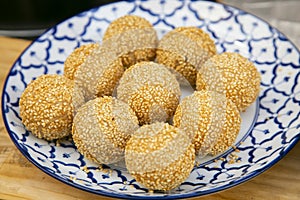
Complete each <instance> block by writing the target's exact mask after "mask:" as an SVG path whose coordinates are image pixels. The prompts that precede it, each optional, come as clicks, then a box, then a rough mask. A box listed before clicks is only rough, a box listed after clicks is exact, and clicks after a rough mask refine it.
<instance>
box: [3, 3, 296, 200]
mask: <svg viewBox="0 0 300 200" xmlns="http://www.w3.org/2000/svg"><path fill="white" fill-rule="evenodd" d="M125 14H135V15H139V16H142V17H145V18H146V19H148V20H149V21H150V22H151V23H153V25H154V27H155V28H156V29H157V30H158V31H159V34H160V35H162V34H164V33H165V32H167V31H169V30H171V29H173V28H174V27H177V26H189V25H191V26H198V27H200V28H202V29H204V30H205V31H206V32H208V33H209V34H210V35H211V37H212V38H213V39H214V40H215V42H216V45H217V49H218V52H224V51H231V52H239V53H241V54H242V55H244V56H245V57H247V58H249V59H250V60H251V61H253V62H254V64H255V65H256V67H257V68H258V70H259V71H260V73H261V75H262V82H261V93H260V96H259V98H258V100H257V101H256V102H255V103H254V104H253V105H252V106H251V107H250V108H248V109H247V111H246V112H244V113H242V119H243V123H242V128H241V131H240V134H239V136H238V138H237V141H236V148H231V149H229V150H228V151H226V152H225V153H223V154H221V155H218V156H216V157H209V156H207V157H205V158H204V159H203V160H202V162H201V163H200V164H199V165H198V166H196V167H195V168H194V169H193V171H192V172H191V175H190V176H189V178H188V179H187V180H186V181H185V182H184V183H182V185H180V186H179V187H178V188H176V189H174V190H172V191H170V192H168V193H152V192H149V191H148V190H147V189H145V188H144V187H143V186H141V185H140V184H138V183H137V182H136V181H135V180H134V179H133V178H132V177H131V176H130V175H129V174H128V172H126V170H123V169H120V168H118V169H115V167H114V166H103V168H102V169H99V168H98V167H97V165H95V164H94V163H92V162H90V161H88V160H86V159H85V158H84V157H83V156H82V155H80V154H79V153H78V152H77V150H76V148H75V147H74V145H73V143H72V142H70V141H61V142H60V145H57V144H56V143H55V142H51V143H49V142H46V141H44V140H40V139H37V138H36V137H34V136H33V135H32V134H31V133H29V132H28V131H26V130H25V129H24V126H23V125H22V123H21V119H20V116H19V98H20V96H21V94H22V92H23V91H24V89H25V87H26V85H27V84H28V83H29V82H30V81H31V80H32V79H34V78H36V77H37V76H40V75H42V74H48V73H50V74H53V73H58V74H61V73H62V70H63V63H64V60H65V59H66V57H67V56H68V55H69V54H70V53H71V52H72V51H73V50H74V48H76V47H78V46H80V45H82V44H85V43H89V42H101V38H102V35H103V33H104V31H105V29H106V28H107V26H108V25H109V23H110V22H111V21H112V20H114V19H116V18H118V17H120V16H122V15H125ZM299 82H300V54H299V51H298V50H297V49H296V47H295V46H294V45H293V44H292V43H291V42H290V41H289V40H288V39H287V38H286V37H285V36H284V35H283V34H281V33H280V32H279V31H278V30H276V29H274V28H273V27H271V26H270V25H269V24H267V23H266V22H264V21H262V20H260V19H258V18H257V17H255V16H252V15H250V14H248V13H246V12H244V11H241V10H238V9H236V8H232V7H229V6H225V5H222V4H217V3H211V2H206V1H189V0H185V1H179V0H178V1H164V0H149V1H147V0H136V1H129V2H118V3H114V4H109V5H106V6H102V7H99V8H94V9H91V10H89V11H86V12H83V13H80V14H78V15H76V16H74V17H72V18H70V19H67V20H66V21H63V22H62V23H60V24H58V25H57V26H55V27H53V28H51V29H49V30H48V31H47V32H45V33H44V34H43V35H41V36H40V37H39V38H38V39H36V40H35V41H34V42H33V43H32V44H31V45H30V46H29V47H28V48H27V49H26V50H25V51H24V52H23V53H22V55H21V56H20V57H19V58H18V60H17V61H16V62H15V63H14V65H13V66H12V68H11V70H10V73H9V75H8V76H7V79H6V82H5V86H4V89H3V94H2V111H3V119H4V122H5V125H6V128H7V130H8V133H9V135H10V137H11V139H12V140H13V141H14V143H15V145H16V146H17V147H18V148H19V150H20V151H21V152H22V153H23V154H24V155H25V156H26V157H27V158H28V159H29V160H30V161H31V162H32V163H33V164H35V165H36V166H37V167H38V168H40V169H41V170H42V171H44V172H46V173H47V174H49V175H50V176H52V177H54V178H56V179H58V180H60V181H62V182H64V183H67V184H69V185H72V186H74V187H77V188H80V189H83V190H86V191H89V192H93V193H96V194H101V195H106V196H111V197H118V198H131V199H134V198H145V199H148V198H157V197H161V198H165V199H170V198H185V197H193V196H201V195H205V194H211V193H214V192H217V191H220V190H223V189H226V188H229V187H232V186H234V185H237V184H239V183H242V182H244V181H247V180H249V179H250V178H253V177H255V176H256V175H258V174H260V173H262V172H263V171H265V170H266V169H268V168H269V167H271V166H272V165H273V164H275V163H276V162H277V161H279V160H280V159H281V158H282V157H283V156H284V155H285V154H286V153H287V152H288V151H289V150H290V149H291V148H292V147H293V146H294V145H295V144H296V143H297V141H298V140H299V137H300V123H299V115H300V83H299Z"/></svg>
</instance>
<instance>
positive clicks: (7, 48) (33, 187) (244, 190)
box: [0, 37, 300, 200]
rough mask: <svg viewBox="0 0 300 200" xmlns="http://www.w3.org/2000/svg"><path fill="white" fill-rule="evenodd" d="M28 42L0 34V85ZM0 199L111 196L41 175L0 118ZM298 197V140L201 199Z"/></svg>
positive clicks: (95, 197)
mask: <svg viewBox="0 0 300 200" xmlns="http://www.w3.org/2000/svg"><path fill="white" fill-rule="evenodd" d="M30 43H31V41H27V40H20V39H12V38H6V37H0V84H1V89H2V88H3V83H4V80H5V77H6V75H7V73H8V71H9V69H10V67H11V66H12V65H13V63H14V61H15V60H16V59H17V57H18V56H19V55H20V54H21V53H22V51H23V50H24V49H25V48H26V47H27V46H28V45H29V44H30ZM0 199H43V200H46V199H56V200H58V199H64V200H75V199H76V200H78V199H111V198H108V197H103V196H100V195H96V194H92V193H88V192H85V191H82V190H79V189H76V188H74V187H71V186H69V185H66V184H65V183H62V182H60V181H58V180H56V179H54V178H52V177H50V176H49V175H47V174H45V173H44V172H42V171H41V170H39V169H38V168H37V167H35V166H34V165H33V164H31V163H30V162H29V161H28V160H27V159H26V158H25V157H24V156H23V155H22V154H21V153H20V152H19V150H18V149H17V148H16V147H15V146H14V144H13V143H12V141H11V140H10V138H9V135H8V133H7V131H6V129H5V127H4V124H3V120H2V115H1V120H0ZM192 199H205V200H215V199H216V200H218V199H220V200H226V199H244V200H248V199H249V200H250V199H251V200H253V199H265V200H268V199H270V200H277V199H281V200H282V199H288V200H293V199H295V200H296V199H300V143H298V144H297V145H296V146H295V147H294V148H293V149H292V150H291V151H290V152H289V153H288V154H287V155H286V156H285V157H284V158H283V159H282V160H281V161H279V162H278V163H277V164H276V165H275V166H273V167H272V168H271V169H269V170H267V171H266V172H264V173H263V174H261V175H259V176H258V177H256V178H253V179H251V180H250V181H247V182H246V183H244V184H241V185H238V186H236V187H233V188H231V189H228V190H226V191H222V192H219V193H216V194H213V195H208V196H205V197H202V198H192Z"/></svg>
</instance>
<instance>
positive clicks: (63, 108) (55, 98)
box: [19, 75, 74, 140]
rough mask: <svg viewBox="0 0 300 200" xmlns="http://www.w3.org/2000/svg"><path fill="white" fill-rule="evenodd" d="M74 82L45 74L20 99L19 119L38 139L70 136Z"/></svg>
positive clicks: (33, 82) (29, 85)
mask: <svg viewBox="0 0 300 200" xmlns="http://www.w3.org/2000/svg"><path fill="white" fill-rule="evenodd" d="M73 91H74V90H73V82H72V81H71V80H69V79H67V78H66V77H64V76H60V75H42V76H40V77H38V78H37V79H35V80H34V81H32V82H31V83H29V84H28V86H27V87H26V89H25V91H24V92H23V94H22V95H21V98H20V104H19V105H20V116H21V118H22V122H23V124H24V125H25V127H26V129H27V130H29V131H31V133H32V134H34V135H36V136H37V137H38V138H43V139H46V140H53V139H59V138H62V137H65V136H68V135H69V134H70V133H71V128H72V122H73V112H74V110H73V104H72V96H73Z"/></svg>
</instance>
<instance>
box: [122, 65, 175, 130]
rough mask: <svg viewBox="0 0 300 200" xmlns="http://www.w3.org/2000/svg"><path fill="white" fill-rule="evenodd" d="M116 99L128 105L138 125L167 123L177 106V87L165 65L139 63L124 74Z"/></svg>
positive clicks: (173, 77)
mask: <svg viewBox="0 0 300 200" xmlns="http://www.w3.org/2000/svg"><path fill="white" fill-rule="evenodd" d="M117 98H118V99H120V100H122V101H124V102H127V103H128V104H129V106H130V107H131V108H132V109H133V110H134V112H135V113H136V115H137V117H138V119H139V122H140V124H141V125H142V124H148V123H152V122H155V121H167V120H169V119H170V118H171V116H172V115H173V114H174V112H175V110H176V107H177V106H178V104H179V98H180V87H179V83H178V82H177V80H176V77H175V76H174V75H173V74H172V73H171V72H170V71H169V70H168V69H167V68H166V67H165V66H163V65H160V64H157V63H154V62H140V63H137V64H135V65H133V66H131V67H130V68H129V69H128V70H126V71H125V73H124V75H123V76H122V78H121V79H120V82H119V85H118V87H117Z"/></svg>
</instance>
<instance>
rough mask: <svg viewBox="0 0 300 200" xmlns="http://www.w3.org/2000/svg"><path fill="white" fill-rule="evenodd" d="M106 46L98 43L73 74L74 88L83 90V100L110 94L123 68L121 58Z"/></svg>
mask: <svg viewBox="0 0 300 200" xmlns="http://www.w3.org/2000/svg"><path fill="white" fill-rule="evenodd" d="M111 52H112V51H111V50H110V49H108V48H107V47H104V46H102V45H99V46H98V47H96V48H95V49H94V50H93V51H92V52H91V54H90V55H89V56H88V57H87V58H86V60H85V62H84V63H82V65H81V67H79V68H78V69H77V71H76V73H75V76H74V82H75V89H76V91H77V90H82V91H83V92H84V97H85V102H87V101H89V100H92V99H94V98H96V97H102V96H111V95H112V93H113V91H114V89H115V87H116V85H117V83H118V81H119V79H120V78H121V76H122V75H123V72H124V68H123V66H122V63H121V60H120V59H118V57H116V55H115V54H113V53H111Z"/></svg>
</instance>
